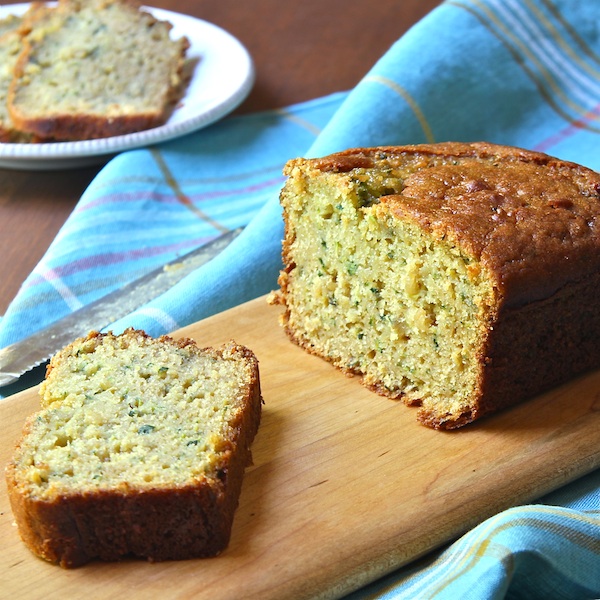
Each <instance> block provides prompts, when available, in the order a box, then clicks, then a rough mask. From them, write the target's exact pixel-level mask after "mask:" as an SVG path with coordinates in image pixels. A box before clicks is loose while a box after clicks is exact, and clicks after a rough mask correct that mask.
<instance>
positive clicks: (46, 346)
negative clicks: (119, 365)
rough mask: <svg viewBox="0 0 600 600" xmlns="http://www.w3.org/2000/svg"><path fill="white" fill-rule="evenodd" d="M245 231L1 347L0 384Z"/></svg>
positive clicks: (153, 294) (124, 311)
mask: <svg viewBox="0 0 600 600" xmlns="http://www.w3.org/2000/svg"><path fill="white" fill-rule="evenodd" d="M242 230H243V227H239V228H238V229H232V230H231V231H228V232H227V233H224V234H223V235H221V236H219V237H217V238H215V239H214V240H212V241H210V242H208V243H207V244H204V245H203V246H200V247H199V248H196V249H195V250H192V251H191V252H188V253H187V254H184V255H182V256H179V257H177V258H175V259H173V260H171V261H169V262H167V263H165V264H163V265H161V266H160V267H158V268H156V269H154V270H152V271H150V272H149V273H147V274H145V275H142V276H141V277H140V278H138V279H135V280H134V281H132V282H130V283H128V284H126V285H124V286H123V287H121V288H119V289H117V290H114V291H113V292H110V293H109V294H107V295H105V296H103V297H101V298H99V299H98V300H95V301H94V302H92V303H90V304H87V305H86V306H84V307H82V308H80V309H78V310H76V311H74V312H72V313H70V314H69V315H67V316H65V317H63V318H61V319H59V320H58V321H56V322H54V323H52V324H51V325H49V326H48V327H46V328H44V329H42V330H40V331H39V332H36V333H34V334H33V335H31V336H29V337H27V338H25V339H23V340H20V341H18V342H15V343H14V344H11V345H10V346H6V347H5V348H2V349H1V350H0V387H3V386H5V385H8V384H10V383H14V382H15V381H17V380H18V379H19V377H21V375H23V374H24V373H26V372H27V371H29V370H31V369H33V368H34V367H36V366H37V365H39V364H41V363H43V362H45V361H46V360H48V359H49V358H50V357H51V356H52V355H53V354H54V353H55V352H57V351H58V350H60V349H61V348H64V347H65V346H66V345H67V344H70V343H71V342H72V341H73V340H75V339H76V338H78V337H81V336H84V335H87V334H88V333H89V332H90V331H92V330H101V329H104V328H105V327H108V326H109V325H110V324H111V323H114V322H115V321H117V320H118V319H120V318H122V317H124V316H126V315H128V314H130V313H132V312H133V311H134V310H136V309H138V308H139V307H140V306H143V305H144V304H146V303H147V302H149V301H150V300H153V299H154V298H157V297H158V296H160V295H161V294H162V293H164V292H166V291H167V290H169V289H170V288H171V287H173V285H175V284H176V283H177V282H179V281H180V280H181V279H183V278H184V277H185V276H186V275H189V274H190V273H191V272H192V271H194V270H195V269H197V268H198V267H201V266H202V265H204V264H206V263H207V262H209V261H210V260H211V259H213V258H214V257H215V256H217V254H219V253H220V252H221V251H222V250H224V249H225V248H226V247H227V246H228V245H229V244H230V243H231V242H232V241H233V240H234V239H235V238H236V237H237V236H238V235H239V234H240V233H241V232H242Z"/></svg>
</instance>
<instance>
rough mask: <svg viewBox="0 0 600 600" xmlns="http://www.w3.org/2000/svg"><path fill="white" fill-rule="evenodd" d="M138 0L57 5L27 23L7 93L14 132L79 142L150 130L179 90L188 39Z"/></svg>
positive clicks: (66, 0) (69, 0)
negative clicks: (175, 34) (173, 32)
mask: <svg viewBox="0 0 600 600" xmlns="http://www.w3.org/2000/svg"><path fill="white" fill-rule="evenodd" d="M170 30H171V24H170V23H168V22H165V21H159V20H157V19H155V18H154V17H153V16H152V15H150V14H149V13H148V12H146V11H144V10H141V9H140V6H139V5H138V4H137V3H136V2H135V1H134V0H86V1H83V0H59V3H58V5H57V7H56V8H47V9H46V10H39V11H37V13H36V18H33V19H31V20H30V25H29V30H28V32H26V35H25V36H24V38H23V50H22V52H21V54H20V56H19V60H18V61H17V64H16V65H15V67H14V77H13V78H12V81H11V85H10V88H9V91H8V100H7V103H8V111H9V113H10V117H11V118H12V120H13V121H14V125H15V127H16V128H17V129H19V130H21V131H24V132H26V133H29V134H32V135H34V136H35V137H36V138H37V139H39V140H42V141H43V140H82V139H93V138H102V137H109V136H114V135H121V134H126V133H131V132H135V131H140V130H143V129H149V128H152V127H156V126H158V125H161V124H162V123H164V122H165V120H166V119H167V117H168V115H169V113H170V111H171V110H172V108H173V105H174V103H175V102H176V101H177V99H178V98H179V95H180V93H181V90H182V84H183V82H182V73H183V67H184V61H185V53H186V50H187V48H188V46H189V43H188V41H187V39H186V38H180V39H178V40H172V39H171V38H170Z"/></svg>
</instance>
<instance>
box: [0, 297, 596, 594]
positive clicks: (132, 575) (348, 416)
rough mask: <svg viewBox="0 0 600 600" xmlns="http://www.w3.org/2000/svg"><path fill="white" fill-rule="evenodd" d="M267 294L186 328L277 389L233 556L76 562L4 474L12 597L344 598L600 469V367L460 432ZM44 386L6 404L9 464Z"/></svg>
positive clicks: (267, 392)
mask: <svg viewBox="0 0 600 600" xmlns="http://www.w3.org/2000/svg"><path fill="white" fill-rule="evenodd" d="M279 310H280V309H279V308H277V307H271V306H268V305H267V304H266V301H265V299H264V298H259V299H257V300H254V301H252V302H250V303H248V304H245V305H242V306H240V307H237V308H234V309H232V310H230V311H228V312H225V313H222V314H220V315H217V316H215V317H211V318H210V319H207V320H205V321H203V322H200V323H196V324H194V325H192V326H190V327H187V328H185V329H184V330H182V331H181V332H179V334H181V335H187V336H191V337H193V338H194V339H196V340H197V341H198V343H199V344H201V345H203V346H206V345H217V344H220V343H222V342H225V341H227V340H229V339H231V338H234V339H235V340H236V341H237V342H239V343H242V344H245V345H247V346H248V347H250V348H252V349H253V350H254V351H255V353H256V355H257V356H258V359H259V361H260V371H261V383H262V389H263V395H264V400H265V405H264V410H263V419H262V423H261V426H260V430H259V433H258V436H257V438H256V440H255V442H254V445H253V455H254V465H253V466H252V467H251V468H249V469H248V470H247V472H246V476H245V479H244V485H243V490H242V495H241V499H240V506H239V508H238V511H237V513H236V517H235V521H234V528H233V535H232V540H231V543H230V546H229V548H228V549H227V550H226V551H225V552H224V553H223V554H222V555H221V556H219V557H217V558H214V559H205V560H190V561H182V562H168V563H158V564H148V563H145V562H142V561H127V562H123V563H115V564H101V563H93V564H90V565H88V566H86V567H83V568H80V569H77V570H73V571H65V570H62V569H61V568H60V567H56V566H53V565H50V564H47V563H45V562H43V561H41V560H39V559H37V558H35V557H34V556H33V555H32V554H31V553H30V552H29V551H28V550H27V549H26V548H25V547H24V546H23V544H22V543H21V541H20V539H19V537H18V535H17V531H16V529H15V527H14V526H13V525H12V522H13V521H12V515H11V512H10V508H9V506H8V500H7V496H6V487H5V483H4V481H2V483H1V484H0V547H1V548H2V552H1V553H0V582H1V589H2V591H1V592H0V595H3V597H6V598H38V597H44V598H45V599H47V600H52V599H57V600H58V599H61V600H63V599H64V598H83V597H85V598H87V599H89V600H92V599H95V598H112V599H113V600H120V599H121V598H122V599H123V600H125V599H127V600H136V599H138V598H140V599H141V598H143V599H144V600H146V599H147V598H154V597H156V598H194V599H204V598H206V599H210V600H220V599H239V598H245V599H257V600H258V599H260V600H270V599H273V600H275V599H277V600H279V599H282V598H285V599H286V600H289V599H303V598H334V597H339V596H340V595H343V594H345V593H347V592H349V591H351V590H352V589H355V588H357V587H360V586H362V585H364V584H365V583H367V582H368V581H371V580H373V579H375V578H377V577H378V576H380V575H382V574H384V573H386V572H388V571H389V570H390V569H393V568H395V567H397V566H399V565H402V564H405V563H407V562H409V561H411V560H413V559H415V558H416V557H418V556H420V555H422V554H424V553H426V552H428V551H430V550H432V549H433V548H435V547H437V546H439V545H441V544H443V543H445V542H447V541H449V540H452V539H453V538H455V537H457V536H458V535H460V534H461V533H463V532H464V531H466V530H467V529H469V528H471V527H472V526H474V525H475V524H477V523H479V522H480V521H482V520H484V519H485V518H486V517H488V516H490V515H492V514H495V513H496V512H498V511H500V510H502V509H504V508H507V507H509V506H512V505H515V504H517V503H523V502H527V501H531V500H533V499H535V498H537V497H539V496H540V495H541V494H543V493H545V492H548V491H550V490H552V489H555V488H557V487H559V486H561V485H563V484H564V483H566V482H568V481H571V480H573V479H575V478H577V477H579V476H581V475H583V474H585V473H587V472H590V471H591V470H593V469H594V468H597V467H598V466H600V373H594V374H591V375H589V376H586V377H583V378H580V379H578V380H576V381H574V382H572V383H570V384H568V385H565V386H563V387H561V388H559V389H557V390H554V391H553V392H551V393H549V394H546V395H544V396H540V397H538V398H536V399H533V400H531V401H529V402H527V403H524V404H522V405H520V406H518V407H516V408H514V409H511V410H508V411H505V412H503V413H501V414H499V415H496V416H494V417H491V418H488V419H485V420H483V421H481V422H479V423H475V424H472V425H470V426H468V427H465V428H463V429H461V430H458V431H455V432H440V431H434V430H431V429H427V428H425V427H424V426H422V425H419V424H418V423H417V422H416V420H415V409H413V408H409V407H406V406H404V405H403V404H402V403H399V402H397V401H393V400H390V399H387V398H383V397H381V396H377V395H375V394H374V393H372V392H370V391H368V390H367V389H365V388H364V387H363V386H361V385H360V383H359V380H358V378H349V377H346V376H345V375H343V374H342V373H340V372H339V371H337V370H336V369H334V368H333V367H331V366H330V365H329V364H328V363H326V362H325V361H323V360H321V359H319V358H317V357H315V356H311V355H309V354H307V353H305V352H304V351H303V350H301V349H300V348H298V347H296V346H295V345H293V344H292V343H291V342H290V341H289V340H288V339H287V337H286V336H285V335H284V333H283V331H282V329H281V328H280V327H279V325H278V315H279ZM37 405H38V400H37V395H36V390H29V391H26V392H22V393H21V394H19V395H16V396H13V397H11V398H9V399H7V400H5V401H3V402H0V422H1V423H2V430H1V433H0V463H2V464H4V463H5V462H6V461H7V459H8V458H9V455H10V452H11V450H10V447H11V446H12V444H13V442H14V440H15V439H16V438H17V437H18V435H19V432H20V429H21V426H22V423H23V420H24V419H25V416H26V415H27V414H29V413H30V412H33V411H34V410H35V409H36V407H37Z"/></svg>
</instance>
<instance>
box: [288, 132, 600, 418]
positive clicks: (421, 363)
mask: <svg viewBox="0 0 600 600" xmlns="http://www.w3.org/2000/svg"><path fill="white" fill-rule="evenodd" d="M286 174H287V175H288V180H287V182H286V185H285V188H284V189H283V191H282V194H281V202H282V205H283V214H284V220H285V240H284V243H283V262H284V265H285V269H284V271H283V272H282V273H281V276H280V280H279V281H280V285H281V290H280V295H279V296H278V299H279V301H280V302H281V303H282V304H283V305H284V306H285V313H284V315H283V324H284V325H285V328H286V330H287V332H288V334H289V335H290V336H291V338H292V339H293V340H294V341H295V342H297V343H298V344H299V345H301V346H303V347H304V348H306V349H307V350H309V351H310V352H313V353H315V354H318V355H320V356H322V357H323V358H325V359H327V360H328V361H331V362H332V363H333V364H334V365H336V366H338V367H339V368H341V369H344V370H346V371H350V372H353V373H357V374H360V375H361V376H362V378H363V382H364V383H365V384H366V385H367V386H369V387H371V388H373V389H375V390H376V391H378V392H380V393H382V394H385V395H389V396H391V397H401V398H403V399H404V400H405V401H406V402H407V403H408V404H415V405H420V409H419V412H418V416H419V419H420V420H421V421H422V422H423V423H424V424H426V425H429V426H431V427H435V428H443V429H452V428H456V427H460V426H461V425H464V424H465V423H469V422H470V421H473V420H474V419H478V418H480V417H482V416H483V415H486V414H488V413H491V412H493V411H497V410H499V409H501V408H504V407H507V406H509V405H511V404H515V403H516V402H519V401H522V400H524V399H526V398H528V397H531V396H533V395H535V394H539V393H541V392H542V391H544V390H547V389H549V388H551V387H553V386H556V385H559V384H560V383H563V382H565V381H567V380H568V379H570V378H572V377H574V376H575V375H577V374H580V373H583V372H585V371H586V370H588V369H593V368H598V367H599V366H600V345H599V344H598V342H597V340H598V336H599V335H600V312H599V311H598V310H597V308H596V304H597V298H598V294H599V292H600V219H599V215H600V174H598V173H595V172H594V171H592V170H590V169H586V168H585V167H583V166H579V165H576V164H573V163H569V162H565V161H561V160H558V159H556V158H553V157H550V156H547V155H545V154H540V153H537V152H530V151H527V150H522V149H519V148H512V147H506V146H498V145H494V144H487V143H473V144H463V143H439V144H429V145H427V144H424V145H415V146H399V147H385V148H357V149H352V150H348V151H346V152H341V153H338V154H333V155H330V156H327V157H323V158H316V159H310V160H306V159H297V160H293V161H290V162H289V163H288V165H287V167H286Z"/></svg>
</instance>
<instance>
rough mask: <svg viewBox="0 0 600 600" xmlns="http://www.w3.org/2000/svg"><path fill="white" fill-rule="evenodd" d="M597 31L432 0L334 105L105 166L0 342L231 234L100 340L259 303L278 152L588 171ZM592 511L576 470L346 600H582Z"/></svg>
mask: <svg viewBox="0 0 600 600" xmlns="http://www.w3.org/2000/svg"><path fill="white" fill-rule="evenodd" d="M398 10H402V6H401V4H399V6H398ZM598 22H600V4H598V3H597V2H592V1H591V0H587V1H586V0H447V1H446V2H443V3H442V4H441V5H440V6H439V7H438V8H437V9H435V10H434V11H433V12H431V13H430V14H429V15H428V16H427V17H426V18H425V19H423V20H422V21H421V22H420V23H418V24H417V25H416V26H415V27H413V28H412V29H411V30H410V31H409V32H407V33H406V34H405V35H404V36H402V37H401V38H400V39H399V40H398V42H397V43H396V44H394V46H393V47H392V48H390V50H389V51H388V52H387V53H386V54H385V55H384V56H383V57H382V58H381V59H380V61H379V62H378V63H377V64H375V65H374V66H373V68H372V69H371V70H370V71H369V73H367V74H366V75H365V77H364V78H363V79H362V81H361V82H360V83H359V85H357V87H356V88H355V89H353V90H352V91H350V92H340V93H339V94H335V95H333V96H329V97H326V98H322V99H318V100H315V101H312V102H308V103H304V104H301V105H297V106H292V107H289V108H287V109H285V110H278V111H268V112H265V113H260V114H256V115H251V116H244V117H235V118H229V119H226V120H224V121H222V122H221V123H218V124H216V125H213V126H212V127H209V128H207V129H205V130H203V131H200V132H197V133H195V134H191V135H188V136H186V137H185V138H182V139H178V140H175V141H172V142H169V143H165V144H161V145H159V146H157V147H154V148H149V149H142V150H136V151H132V152H127V153H124V154H122V155H120V156H118V157H117V158H115V159H114V160H112V161H111V162H110V163H109V164H108V165H107V166H106V167H105V168H104V169H103V170H102V171H101V173H100V174H99V175H98V177H97V178H96V179H95V180H94V182H93V183H92V184H91V186H90V187H89V189H88V190H87V191H86V192H85V194H84V195H83V197H82V198H81V201H80V202H79V204H78V205H77V207H76V209H75V211H74V212H73V214H72V215H71V217H70V218H69V220H68V221H67V223H66V224H65V226H64V227H63V229H62V230H61V232H60V234H59V235H58V237H57V238H56V240H55V242H54V243H53V244H52V246H51V247H50V248H49V250H48V252H47V254H46V255H45V256H44V258H43V260H42V261H41V262H40V264H39V265H38V266H37V267H36V269H35V270H34V271H33V273H32V274H31V275H30V276H29V277H28V278H27V280H26V281H25V282H24V284H23V286H22V288H21V290H20V292H19V294H18V295H17V297H16V298H15V300H14V302H13V303H12V304H11V306H10V307H9V309H8V311H7V313H6V315H5V316H4V318H3V319H2V322H1V323H0V346H4V345H7V344H9V343H11V342H14V341H16V340H18V339H20V338H21V337H24V336H26V335H27V334H29V333H31V332H33V331H35V330H37V329H39V328H41V327H43V326H45V325H47V324H49V323H50V322H52V321H53V320H55V319H57V318H59V317H61V316H62V315H64V314H66V313H68V312H70V311H72V310H75V309H76V308H78V307H80V306H82V305H84V304H86V303H88V302H90V301H92V300H94V299H96V298H97V297H99V296H102V295H104V294H106V293H107V292H109V291H111V290H112V289H114V288H116V287H118V286H120V285H122V284H124V283H125V282H127V281H130V280H131V279H133V278H135V277H137V276H139V275H140V274H142V273H143V272H145V271H147V270H149V269H151V268H152V267H154V266H156V265H159V264H162V263H163V262H165V261H166V260H168V259H170V258H173V257H174V256H177V255H179V254H180V253H182V252H184V251H185V250H187V249H191V248H192V247H194V246H197V245H200V244H202V243H204V242H206V241H207V240H209V239H211V238H213V237H215V236H217V235H218V234H219V233H220V232H222V231H226V230H228V229H231V228H234V227H237V226H239V225H247V227H246V229H245V231H244V233H243V234H242V235H241V236H240V237H239V238H237V239H236V241H235V242H234V243H233V244H231V246H229V247H228V248H227V250H226V251H224V252H223V253H222V254H221V255H219V256H218V257H217V258H216V259H215V260H213V261H211V262H210V263H209V264H207V265H205V266H204V267H202V268H201V269H198V270H197V271H196V272H194V273H193V274H191V275H190V276H188V277H187V278H185V279H184V280H183V281H181V282H180V283H179V284H178V285H177V286H175V287H174V288H173V289H172V290H171V291H169V292H168V293H166V294H164V295H162V296H161V297H159V298H157V299H156V300H154V301H152V302H150V303H149V304H147V305H146V306H144V307H142V308H141V309H140V310H138V311H136V312H135V313H134V314H132V315H129V316H127V317H126V318H124V319H120V320H119V321H117V322H116V323H114V324H112V325H111V327H110V328H111V329H113V330H114V331H119V330H122V329H124V328H125V327H128V326H135V327H141V328H143V329H145V330H147V331H148V332H149V333H151V334H154V335H157V334H160V333H165V332H169V331H171V330H173V329H176V328H177V327H180V326H184V325H186V324H189V323H191V322H194V321H197V320H199V319H202V318H204V317H207V316H209V315H210V314H213V313H216V312H219V311H222V310H224V309H226V308H229V307H230V306H233V305H235V304H238V303H240V302H243V301H245V300H249V299H251V298H254V297H257V296H259V295H262V294H264V293H266V292H268V291H270V290H271V289H274V288H275V287H276V279H277V274H278V270H279V267H280V242H281V238H282V234H283V231H282V222H281V215H280V209H279V203H278V191H279V189H280V187H281V184H282V181H283V179H282V175H281V169H282V166H283V164H284V163H285V161H286V160H287V159H289V158H292V157H295V156H299V155H306V156H320V155H323V154H327V153H330V152H334V151H337V150H341V149H344V148H348V147H355V146H372V145H382V144H404V143H419V142H433V141H445V140H460V141H475V140H478V141H479V140H485V141H490V142H496V143H501V144H510V145H516V146H522V147H526V148H530V149H534V150H541V151H544V152H548V153H550V154H554V155H556V156H558V157H560V158H563V159H567V160H573V161H576V162H579V163H582V164H584V165H587V166H589V167H591V168H594V169H597V170H598V169H600V153H598V151H597V147H598V142H599V141H600V137H599V136H598V134H599V133H600V93H599V92H600V56H599V53H600V30H599V29H598ZM15 389H16V388H14V387H13V388H11V389H9V390H8V391H9V392H11V391H14V390H15ZM2 391H4V392H6V390H2ZM561 494H562V495H561ZM599 498H600V474H599V473H594V474H592V475H590V476H588V477H587V478H583V479H582V480H580V481H578V482H576V483H574V484H572V485H570V486H567V487H565V488H564V489H563V490H561V492H560V493H559V494H558V495H556V496H552V497H549V498H545V499H543V500H542V501H541V502H543V504H536V505H532V506H527V507H516V508H513V509H510V510H509V511H506V512H504V513H501V514H500V515H497V516H496V517H494V518H493V519H490V520H488V521H486V522H484V523H482V524H481V525H480V526H479V527H477V528H475V529H474V530H473V531H471V532H469V533H468V534H467V535H465V536H464V537H463V538H461V539H460V540H459V541H457V542H456V543H455V544H453V545H452V546H450V547H449V548H447V549H446V550H445V551H444V552H443V553H441V554H439V555H438V557H437V558H435V557H433V558H430V559H429V562H427V561H421V562H419V563H418V564H416V565H413V566H410V567H407V568H404V569H401V570H400V571H399V572H398V573H394V574H392V575H390V576H389V577H387V578H385V579H384V580H382V581H380V582H377V583H375V584H373V585H371V586H369V587H367V588H366V589H364V590H361V591H360V592H357V593H356V594H355V595H354V596H353V598H356V599H359V598H360V599H364V598H378V597H381V598H444V599H445V598H452V599H454V598H472V599H484V598H494V599H495V598H504V597H507V598H593V597H599V596H600V579H599V576H598V574H599V573H600V500H599ZM553 503H556V504H558V505H560V506H552V504H553Z"/></svg>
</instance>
